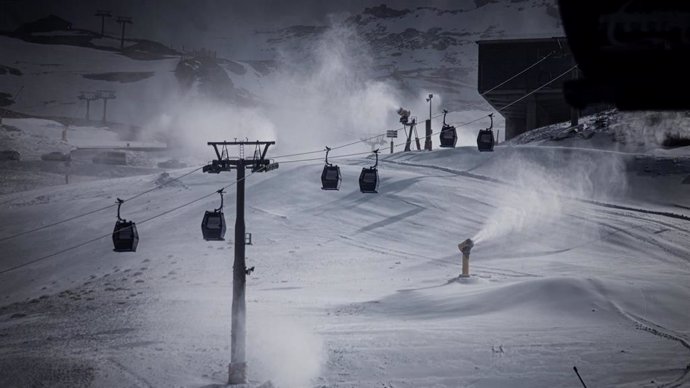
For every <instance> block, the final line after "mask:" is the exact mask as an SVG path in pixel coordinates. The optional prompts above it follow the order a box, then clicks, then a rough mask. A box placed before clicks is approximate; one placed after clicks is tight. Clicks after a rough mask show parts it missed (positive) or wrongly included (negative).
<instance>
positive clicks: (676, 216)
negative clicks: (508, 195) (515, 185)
mask: <svg viewBox="0 0 690 388" xmlns="http://www.w3.org/2000/svg"><path fill="white" fill-rule="evenodd" d="M379 162H383V163H391V164H397V165H400V166H407V167H417V168H429V169H434V170H439V171H444V172H447V173H450V174H453V175H457V176H463V177H467V178H472V179H477V180H481V181H484V182H492V183H497V184H500V185H506V186H507V185H510V183H509V182H506V181H503V180H500V179H496V178H492V177H489V176H486V175H481V174H475V173H470V172H467V171H461V170H455V169H452V168H447V167H440V166H432V165H428V164H420V163H408V162H399V161H394V160H386V159H381V160H379ZM556 195H558V196H560V197H562V198H566V199H571V200H574V201H578V202H582V203H586V204H589V205H594V206H599V207H605V208H609V209H616V210H627V211H632V212H636V213H643V214H653V215H657V216H662V217H667V218H674V219H678V220H683V221H689V222H690V216H687V215H685V214H677V213H671V212H664V211H658V210H651V209H643V208H637V207H631V206H623V205H616V204H612V203H607V202H601V201H594V200H590V199H584V198H578V197H571V196H565V195H562V194H556Z"/></svg>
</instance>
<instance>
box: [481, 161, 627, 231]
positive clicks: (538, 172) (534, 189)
mask: <svg viewBox="0 0 690 388" xmlns="http://www.w3.org/2000/svg"><path fill="white" fill-rule="evenodd" d="M508 152H510V151H508ZM499 168H500V169H501V171H500V173H499V174H500V176H501V179H503V180H505V181H507V182H509V186H506V185H497V186H496V191H495V192H494V193H491V194H492V195H493V196H494V197H495V203H496V207H495V208H494V209H493V211H491V212H490V214H489V216H488V218H487V220H486V221H485V223H484V225H483V227H482V229H481V230H480V231H479V232H477V234H476V235H475V236H474V237H473V238H472V239H473V240H474V241H475V243H477V244H480V243H482V242H487V241H492V243H497V242H496V241H495V240H497V239H502V240H503V241H506V239H507V240H510V239H519V238H524V237H526V236H530V237H531V238H535V237H536V238H541V237H542V236H545V235H547V234H548V233H549V229H550V228H549V225H551V224H553V223H555V222H558V221H563V220H565V219H567V218H568V217H570V218H572V219H576V218H577V217H582V214H581V211H580V210H579V209H580V208H581V207H582V204H581V202H578V201H576V200H574V199H575V198H578V199H586V200H607V199H610V198H615V197H617V196H619V195H620V194H622V193H624V192H625V190H626V189H627V182H626V178H625V175H624V171H625V166H624V162H623V161H622V160H621V159H620V158H618V157H616V156H615V155H609V154H597V153H591V154H589V155H587V154H585V155H582V154H577V156H573V158H569V157H565V158H564V157H563V155H562V153H560V154H559V153H557V152H555V151H552V150H548V149H545V150H536V149H535V150H534V152H533V153H532V154H529V155H528V154H517V153H515V154H514V155H512V156H510V157H508V158H506V161H505V163H502V164H501V166H500V167H499ZM578 223H579V224H582V222H569V226H570V227H572V228H573V229H575V228H576V226H575V225H576V224H578ZM590 226H591V225H590ZM596 233H598V231H597V230H596V228H594V229H592V228H590V227H587V228H586V230H585V229H582V230H574V231H573V234H572V236H570V237H573V238H575V239H581V238H582V237H584V236H587V235H596Z"/></svg>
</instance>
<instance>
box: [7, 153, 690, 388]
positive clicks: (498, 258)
mask: <svg viewBox="0 0 690 388" xmlns="http://www.w3.org/2000/svg"><path fill="white" fill-rule="evenodd" d="M536 148H540V150H539V149H536ZM631 157H632V156H626V155H622V154H620V153H611V152H603V151H597V150H592V149H589V150H582V149H577V148H575V149H570V150H568V149H564V148H559V147H549V146H548V145H542V146H540V147H534V146H499V147H497V148H496V152H494V153H478V152H477V151H476V150H475V149H473V148H470V147H461V148H457V149H450V150H437V151H433V152H412V153H398V154H394V155H391V156H385V157H383V158H382V162H381V163H380V175H381V179H382V181H381V185H380V193H379V194H376V195H365V194H362V193H360V192H359V190H358V188H357V183H356V178H357V176H358V173H359V170H360V169H361V167H363V166H366V165H369V164H371V161H370V160H363V159H348V160H343V159H340V160H338V159H335V160H338V163H339V164H340V166H341V169H342V171H343V175H344V178H343V184H342V188H341V191H337V192H327V191H322V190H320V189H319V187H320V182H319V176H320V171H321V168H322V165H321V162H314V163H302V164H298V165H294V164H284V165H281V167H280V169H278V170H276V171H272V172H269V173H266V174H254V175H252V176H250V177H249V178H248V180H247V220H246V223H247V231H248V232H251V233H252V234H253V241H254V245H252V246H248V248H247V256H248V266H255V267H256V270H255V272H254V273H253V274H252V275H251V276H249V278H248V288H247V304H248V316H247V319H248V341H249V344H248V357H249V373H250V378H251V380H252V381H256V382H262V381H266V380H269V379H270V380H272V381H273V382H274V383H275V384H276V386H278V387H305V386H318V387H352V386H367V387H369V386H388V387H422V386H424V387H457V386H468V385H472V386H478V387H503V386H514V387H535V386H577V384H578V382H577V377H576V376H575V374H574V373H573V371H572V367H573V366H574V365H576V366H577V367H578V369H579V371H580V373H581V374H582V375H583V378H584V380H585V382H587V383H588V384H591V385H596V386H655V385H656V384H664V383H670V382H674V384H677V385H679V386H680V385H683V384H687V383H688V380H687V374H686V372H685V368H686V365H687V363H688V361H687V360H688V336H689V335H690V329H689V327H688V325H687V322H689V321H690V308H688V307H690V306H689V304H690V302H688V300H690V299H689V298H688V297H689V296H690V284H689V283H688V282H687V279H688V275H690V270H689V266H688V260H689V259H690V243H689V241H690V239H689V238H688V237H690V236H689V234H690V233H689V228H688V221H687V220H684V219H681V218H674V217H670V216H664V215H661V214H650V213H647V212H642V211H637V210H635V209H638V210H647V211H658V212H662V211H667V210H669V208H670V207H669V206H668V204H666V200H667V198H666V197H664V196H662V195H658V194H657V195H656V196H652V195H651V194H646V195H648V197H645V196H644V195H642V194H640V193H645V192H646V189H645V187H646V186H650V185H663V187H664V193H665V194H664V195H668V196H669V197H671V196H673V197H675V198H676V200H678V201H681V202H679V203H678V204H681V205H684V206H689V207H690V203H688V198H690V196H688V194H690V193H689V192H688V191H689V188H688V186H689V185H682V184H680V182H679V179H678V178H679V177H678V176H677V175H674V176H657V175H651V176H638V175H637V172H635V171H631V170H626V169H618V167H619V166H621V165H624V164H625V162H626V161H628V160H629V158H631ZM521 170H522V171H521ZM182 172H183V171H178V172H172V173H171V175H172V176H179V175H181V174H182ZM613 172H616V175H615V176H614V175H612V173H613ZM156 178H157V176H156V175H151V176H138V177H128V178H121V179H111V180H102V181H98V182H84V183H79V184H75V185H68V186H59V187H55V188H53V189H52V190H51V191H50V192H49V193H46V192H44V191H43V190H34V191H28V192H23V193H21V195H18V194H11V195H5V196H2V197H0V203H2V205H1V207H0V215H1V216H2V219H3V220H12V222H11V223H3V225H2V226H1V227H0V239H1V238H2V237H3V236H9V235H11V234H13V233H17V232H21V231H23V230H26V229H29V228H33V227H36V226H39V225H41V224H43V223H48V222H52V221H55V220H60V219H64V218H66V217H70V216H73V215H75V214H78V213H81V212H84V211H87V210H91V209H96V208H99V207H102V206H105V205H108V204H110V203H113V202H114V200H115V197H116V196H118V197H125V198H126V197H128V196H131V195H134V194H136V193H138V192H141V191H143V190H147V189H150V188H152V187H154V185H155V179H156ZM585 178H587V179H585ZM232 179H234V176H233V175H232V174H229V175H228V174H220V175H207V174H201V173H198V174H193V175H190V176H189V177H186V178H184V179H183V183H184V185H183V186H171V187H164V188H160V189H157V190H154V191H152V192H151V193H149V194H147V195H145V196H143V197H140V198H138V199H137V200H134V201H132V202H131V203H126V204H125V205H124V206H123V209H122V211H123V216H124V217H126V218H128V219H130V218H131V219H133V220H134V221H139V222H140V221H142V220H144V219H147V218H149V217H151V216H153V215H156V214H159V213H161V212H163V211H165V210H168V209H171V208H173V207H175V206H178V205H179V204H182V203H186V202H188V201H191V200H194V199H196V198H199V197H200V196H202V195H205V194H209V193H213V191H215V190H217V189H218V188H219V187H220V186H222V185H224V184H227V183H228V182H230V181H231V180H232ZM618 179H620V182H621V183H624V186H623V187H622V189H621V190H609V189H608V188H609V185H608V183H610V182H612V181H616V180H618ZM640 179H644V180H643V181H640ZM576 181H577V182H576ZM585 183H586V184H585ZM531 185H539V186H538V187H534V186H531ZM575 189H577V190H576V191H575ZM229 191H230V192H229V193H228V195H227V196H226V202H225V203H226V208H225V211H226V219H227V220H228V221H229V222H230V224H231V225H232V219H233V218H234V194H233V193H232V189H231V190H229ZM580 199H586V200H591V199H596V200H597V201H599V202H598V204H595V203H591V202H583V201H581V200H580ZM607 204H615V205H620V206H627V207H628V208H629V209H628V210H625V209H619V208H614V207H608V206H607ZM216 206H217V197H216V196H211V197H209V198H208V199H206V200H203V201H200V202H197V203H195V204H193V205H191V206H188V207H185V208H182V209H180V210H179V211H176V212H173V213H170V214H168V215H165V216H163V217H161V218H157V219H155V220H153V221H151V222H146V223H141V222H140V223H139V225H138V226H139V233H140V236H141V241H140V244H139V249H138V251H137V252H136V253H134V254H117V253H115V252H112V251H111V243H110V241H109V237H108V236H107V234H108V233H109V231H111V229H112V227H113V222H114V218H115V208H114V207H113V208H110V209H109V210H106V211H103V212H101V213H97V214H95V215H93V216H88V217H84V218H81V219H79V220H75V221H72V222H69V223H65V224H63V225H61V226H60V227H56V228H49V229H45V230H42V231H39V232H36V233H33V234H31V235H27V236H22V237H19V238H16V239H12V240H7V241H2V242H0V244H1V245H2V250H3V252H4V254H3V258H2V261H1V262H0V263H1V265H2V267H1V268H0V270H1V269H2V268H9V267H10V266H13V265H17V264H20V263H23V262H27V261H28V260H32V259H36V258H39V257H41V256H43V255H46V254H50V253H52V252H55V251H58V250H60V249H63V248H65V247H69V246H72V245H74V244H77V243H80V242H82V241H85V240H87V239H90V238H93V237H97V236H99V235H105V236H106V237H105V238H103V239H101V240H98V241H96V242H94V243H92V244H89V245H86V246H84V247H81V248H78V249H75V250H71V251H69V252H66V253H63V254H60V255H57V256H54V257H51V258H48V259H45V260H43V261H40V262H37V263H35V264H32V265H28V266H26V267H23V268H20V269H17V270H15V271H13V272H9V273H4V274H0V289H1V290H2V292H1V293H0V295H3V299H2V304H3V305H4V307H2V309H1V310H0V344H2V346H1V349H2V350H1V351H0V364H1V365H2V366H3V370H9V371H12V372H9V373H4V374H3V375H2V377H0V383H2V385H8V384H10V385H11V382H17V381H24V382H27V384H28V382H29V381H37V380H33V379H41V378H46V379H48V380H51V381H63V382H66V385H75V386H79V385H88V384H91V385H94V386H122V385H136V386H139V385H143V386H147V385H148V386H170V385H176V386H178V385H179V386H208V385H210V384H222V383H223V382H224V380H225V378H226V373H227V363H228V362H229V345H230V335H229V331H230V316H229V314H230V295H231V290H232V288H231V286H232V284H231V279H232V274H231V271H232V255H233V241H232V237H233V234H232V230H229V231H228V234H227V236H226V237H227V239H226V241H225V242H219V243H217V242H205V241H203V240H202V239H201V234H200V230H199V222H200V220H201V217H202V215H203V211H204V210H206V209H211V208H214V207H216ZM540 207H541V208H545V209H547V210H548V212H546V211H544V212H540V211H538V209H539V208H540ZM524 209H530V210H532V211H531V212H525V211H521V210H524ZM630 209H633V210H630ZM673 213H674V214H677V215H684V216H690V212H688V211H687V209H681V208H678V207H675V208H674V210H673ZM508 215H512V218H511V217H508ZM536 215H538V216H539V217H535V216H536ZM496 222H498V223H499V224H500V223H501V222H504V223H508V224H510V225H511V226H512V227H509V228H507V229H505V230H503V231H501V230H497V231H494V233H493V234H489V235H488V236H487V237H486V238H484V239H482V240H479V241H478V242H477V244H476V246H475V248H474V249H473V251H472V254H471V260H470V272H471V273H472V274H473V276H472V277H471V278H470V279H463V280H458V279H457V275H458V273H459V272H460V252H459V251H458V250H457V244H458V242H460V241H462V240H464V239H465V238H468V237H473V236H475V235H476V234H477V233H479V232H480V231H482V230H485V229H487V228H489V229H490V228H491V225H492V224H494V223H496ZM515 225H519V227H514V226H515ZM13 317H14V318H13ZM20 376H21V377H20ZM46 376H48V377H46ZM50 376H52V377H50ZM61 376H62V377H61ZM21 379H27V380H21ZM60 379H63V380H60ZM652 381H654V383H652Z"/></svg>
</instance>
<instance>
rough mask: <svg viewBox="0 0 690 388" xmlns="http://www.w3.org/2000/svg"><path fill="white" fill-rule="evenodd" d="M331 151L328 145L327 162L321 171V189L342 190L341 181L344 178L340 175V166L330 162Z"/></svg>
mask: <svg viewBox="0 0 690 388" xmlns="http://www.w3.org/2000/svg"><path fill="white" fill-rule="evenodd" d="M330 151H331V149H330V148H329V147H326V164H325V165H324V166H323V171H322V172H321V190H340V182H341V181H342V180H343V179H342V176H341V175H340V167H338V166H337V165H333V164H331V163H328V153H329V152H330Z"/></svg>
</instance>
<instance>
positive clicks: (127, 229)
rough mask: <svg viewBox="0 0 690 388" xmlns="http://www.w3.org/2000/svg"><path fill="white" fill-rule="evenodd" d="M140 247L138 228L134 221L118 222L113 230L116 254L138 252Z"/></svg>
mask: <svg viewBox="0 0 690 388" xmlns="http://www.w3.org/2000/svg"><path fill="white" fill-rule="evenodd" d="M137 245H139V233H138V232H137V226H136V224H135V223H134V222H132V221H127V220H118V221H117V222H116V223H115V229H113V246H114V249H113V250H114V251H115V252H136V251H137Z"/></svg>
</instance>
